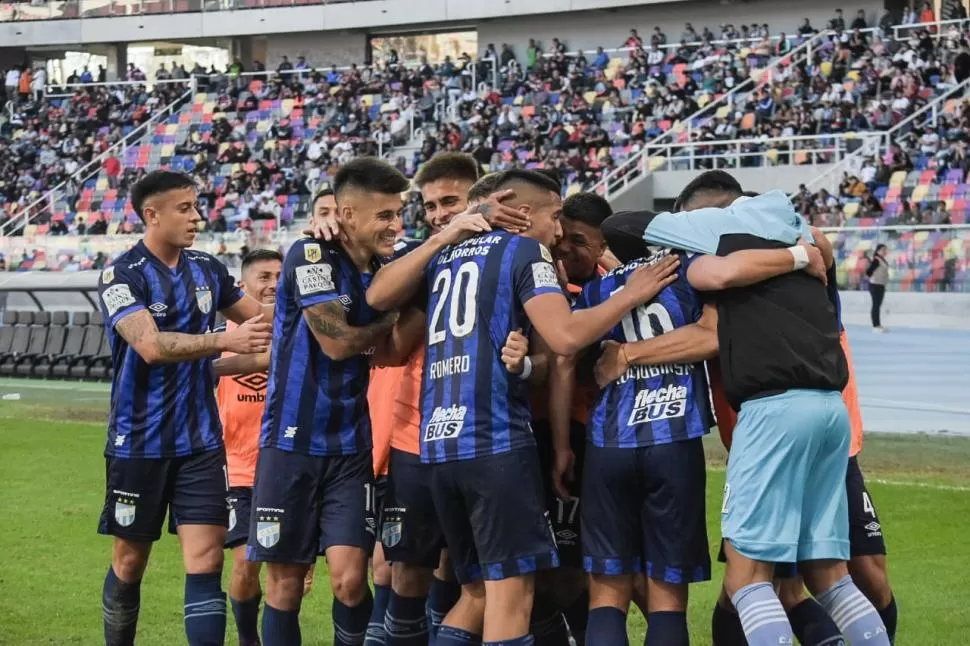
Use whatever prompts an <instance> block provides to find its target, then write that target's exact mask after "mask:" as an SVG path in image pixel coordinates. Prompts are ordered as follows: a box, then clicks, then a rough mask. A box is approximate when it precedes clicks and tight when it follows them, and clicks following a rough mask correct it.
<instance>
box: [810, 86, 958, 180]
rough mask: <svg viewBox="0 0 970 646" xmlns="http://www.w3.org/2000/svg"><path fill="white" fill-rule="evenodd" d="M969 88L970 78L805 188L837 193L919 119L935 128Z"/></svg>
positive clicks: (816, 178) (869, 140)
mask: <svg viewBox="0 0 970 646" xmlns="http://www.w3.org/2000/svg"><path fill="white" fill-rule="evenodd" d="M968 89H970V79H966V80H965V81H963V82H962V83H960V84H959V85H956V86H954V87H952V88H950V89H949V90H947V91H946V92H944V93H943V94H941V95H940V96H938V97H936V98H934V99H933V100H932V101H930V102H929V103H927V104H926V105H924V106H923V107H922V108H920V109H919V110H917V111H916V112H914V113H913V114H911V115H909V116H908V117H906V118H905V119H903V120H902V121H900V122H899V123H897V124H896V125H894V126H893V127H892V128H890V129H889V130H885V131H883V132H880V133H878V135H879V136H878V137H877V138H875V139H868V140H866V143H867V145H866V146H864V147H862V148H860V149H859V150H857V151H855V152H854V153H853V154H851V155H847V156H846V157H845V158H843V159H842V161H840V162H839V163H837V164H836V165H835V166H832V167H830V168H829V169H828V170H826V171H825V172H823V173H822V174H821V175H818V176H816V177H813V178H812V179H810V180H809V181H807V182H805V186H806V187H807V188H808V189H809V190H812V191H813V192H814V191H817V190H818V189H821V188H824V189H828V190H829V191H837V189H838V186H839V184H841V183H842V177H843V175H844V174H846V173H858V172H859V170H860V169H861V168H862V164H863V163H864V162H865V160H866V159H868V158H870V157H873V156H876V155H879V154H881V153H883V152H888V151H889V147H890V145H892V143H893V142H894V141H895V140H897V139H898V138H899V137H901V136H903V135H905V134H907V133H908V132H910V131H911V130H912V129H913V127H915V126H914V124H916V122H917V120H918V119H924V118H925V121H926V122H932V123H933V125H936V122H937V119H938V118H939V116H940V113H941V112H942V109H943V108H945V107H946V104H947V103H948V102H949V101H950V99H954V98H957V97H959V96H962V95H963V94H964V93H965V92H967V90H968ZM873 143H875V146H873V145H872V144H873ZM792 195H794V193H793V194H792Z"/></svg>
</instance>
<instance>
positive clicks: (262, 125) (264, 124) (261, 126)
mask: <svg viewBox="0 0 970 646" xmlns="http://www.w3.org/2000/svg"><path fill="white" fill-rule="evenodd" d="M271 125H272V122H271V121H269V120H268V119H267V120H266V121H257V122H256V132H258V133H259V134H264V133H266V132H269V128H270V126H271Z"/></svg>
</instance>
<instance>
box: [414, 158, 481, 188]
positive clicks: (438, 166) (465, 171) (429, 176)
mask: <svg viewBox="0 0 970 646" xmlns="http://www.w3.org/2000/svg"><path fill="white" fill-rule="evenodd" d="M481 176H482V169H481V166H479V165H478V162H477V161H476V160H475V158H474V157H472V156H471V155H469V154H468V153H456V152H444V153H438V154H437V155H435V156H434V157H432V158H431V159H429V160H428V161H426V162H424V163H423V164H421V168H419V169H418V173H417V175H415V176H414V183H415V184H416V185H417V186H418V188H421V187H422V186H424V185H425V184H430V183H431V182H437V181H438V180H439V179H457V180H465V181H467V182H471V183H472V184H474V183H475V182H477V181H478V180H479V179H480V178H481Z"/></svg>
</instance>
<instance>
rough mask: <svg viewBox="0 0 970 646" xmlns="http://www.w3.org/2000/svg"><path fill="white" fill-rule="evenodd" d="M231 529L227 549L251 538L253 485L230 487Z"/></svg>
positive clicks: (227, 539)
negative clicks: (250, 519)
mask: <svg viewBox="0 0 970 646" xmlns="http://www.w3.org/2000/svg"><path fill="white" fill-rule="evenodd" d="M228 500H229V529H228V530H227V531H226V543H225V545H226V549H227V550H231V549H234V548H236V547H239V546H240V545H245V544H246V542H247V541H248V540H249V518H250V514H251V513H252V508H253V488H252V487H229V498H228Z"/></svg>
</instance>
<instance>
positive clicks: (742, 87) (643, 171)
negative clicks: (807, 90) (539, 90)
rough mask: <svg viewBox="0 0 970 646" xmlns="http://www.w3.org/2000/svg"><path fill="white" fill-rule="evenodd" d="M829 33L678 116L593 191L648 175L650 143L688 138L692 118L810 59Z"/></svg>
mask: <svg viewBox="0 0 970 646" xmlns="http://www.w3.org/2000/svg"><path fill="white" fill-rule="evenodd" d="M831 34H832V32H831V31H822V32H819V33H818V34H815V35H814V36H812V37H811V38H809V39H807V40H806V41H804V42H803V43H801V44H800V45H799V46H798V47H796V48H795V49H793V50H791V51H790V52H788V53H787V54H783V55H781V56H778V57H775V58H772V59H771V60H770V61H768V63H766V64H765V66H764V68H762V69H758V70H753V71H752V73H751V75H750V76H749V77H748V78H747V79H746V80H745V81H744V82H742V83H739V84H738V85H736V86H735V87H734V88H732V89H731V91H730V92H727V93H725V94H722V95H721V96H719V97H717V98H716V99H715V100H713V101H711V102H710V103H708V104H707V105H705V106H704V107H702V108H700V109H699V110H697V111H696V112H694V113H693V114H691V115H689V116H687V117H685V118H683V119H680V120H679V121H678V122H677V123H676V124H674V126H673V127H672V128H670V129H669V130H667V131H666V132H664V133H663V134H661V135H660V136H658V137H656V138H654V139H653V140H651V141H650V142H648V143H647V144H646V145H645V146H644V149H643V150H642V151H641V152H639V153H637V154H636V155H633V156H631V157H629V158H627V159H626V160H624V161H623V163H621V164H620V165H618V166H617V167H616V168H615V169H614V170H613V171H611V172H610V173H608V174H607V175H606V176H604V177H603V178H602V179H601V180H600V181H599V182H597V183H596V185H595V186H594V187H593V190H594V191H596V192H597V193H599V194H600V195H602V196H603V197H605V198H607V199H610V198H613V197H616V196H617V195H619V194H620V193H622V192H623V191H625V190H627V189H628V188H629V187H630V186H631V185H632V183H633V182H635V181H640V180H641V179H642V178H643V177H645V176H646V175H647V174H649V172H650V168H649V153H648V151H649V150H650V147H651V146H658V145H663V144H665V143H668V142H669V140H670V139H671V138H672V137H674V136H679V135H680V134H681V133H682V132H684V131H686V132H687V133H688V137H689V136H690V132H691V131H692V130H693V122H694V121H695V120H696V119H700V118H702V117H705V116H710V115H711V114H714V113H715V112H716V111H717V110H718V109H719V108H721V107H723V106H730V105H733V104H734V103H735V98H736V97H738V96H740V95H743V96H747V95H749V94H750V93H751V92H753V91H754V90H756V89H758V88H760V87H761V86H763V85H764V84H765V83H767V82H768V81H769V80H770V77H771V74H772V72H773V71H774V70H775V69H776V68H778V67H781V66H785V64H786V61H787V66H789V67H790V66H791V65H794V64H797V62H801V60H811V58H812V50H813V47H815V46H816V45H818V44H820V43H821V42H823V41H824V40H825V39H827V38H829V36H830V35H831ZM796 59H797V60H796ZM742 91H743V92H742Z"/></svg>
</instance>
